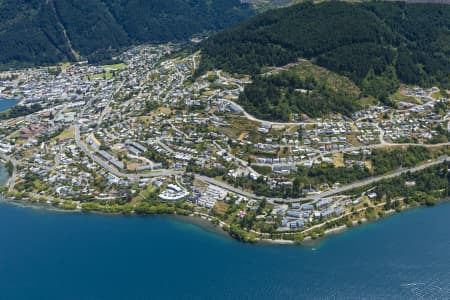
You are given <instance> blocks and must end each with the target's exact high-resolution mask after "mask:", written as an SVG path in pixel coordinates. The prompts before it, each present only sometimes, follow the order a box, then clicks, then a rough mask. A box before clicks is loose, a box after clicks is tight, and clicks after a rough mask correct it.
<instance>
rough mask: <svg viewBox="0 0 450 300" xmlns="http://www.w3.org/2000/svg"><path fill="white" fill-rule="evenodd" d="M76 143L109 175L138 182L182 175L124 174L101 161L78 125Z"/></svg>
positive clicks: (153, 172)
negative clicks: (81, 134)
mask: <svg viewBox="0 0 450 300" xmlns="http://www.w3.org/2000/svg"><path fill="white" fill-rule="evenodd" d="M75 142H76V144H77V146H78V147H79V148H80V149H81V150H82V151H83V152H84V153H85V154H86V155H87V156H89V157H90V158H91V159H92V160H93V161H94V162H95V163H97V164H98V165H100V166H101V167H102V168H104V169H105V170H106V171H108V172H109V173H111V174H113V175H115V176H117V177H120V178H127V179H129V180H131V181H137V180H139V179H141V178H152V177H161V176H171V175H178V174H182V172H180V171H174V170H155V171H152V172H150V173H142V174H129V173H122V172H121V171H119V170H117V169H116V168H114V167H113V166H112V165H110V164H109V163H108V162H106V161H105V160H103V159H101V158H100V157H98V156H97V155H95V154H94V153H93V152H92V151H91V150H89V148H88V147H87V145H86V144H85V143H83V142H82V141H81V136H80V127H79V126H78V125H77V126H75Z"/></svg>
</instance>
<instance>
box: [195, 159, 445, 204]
mask: <svg viewBox="0 0 450 300" xmlns="http://www.w3.org/2000/svg"><path fill="white" fill-rule="evenodd" d="M448 159H449V156H442V157H439V158H438V159H437V160H434V161H431V162H427V163H425V164H422V165H420V166H417V167H413V168H405V169H401V170H397V171H396V172H393V173H390V174H386V175H381V176H376V177H371V178H368V179H365V180H362V181H358V182H355V183H352V184H349V185H346V186H343V187H340V188H337V189H332V190H329V191H325V192H322V193H320V194H317V195H312V196H310V197H301V198H292V199H284V198H273V197H261V196H257V195H255V194H253V193H250V192H246V191H243V190H241V189H238V188H235V187H232V186H230V185H229V184H226V183H224V182H220V181H217V180H215V179H214V178H209V177H206V176H202V175H195V177H196V178H197V179H199V180H201V181H204V182H206V183H209V184H211V185H214V186H218V187H220V188H222V189H224V190H226V191H229V192H233V193H236V194H238V195H242V196H245V197H248V198H252V199H257V200H261V199H263V198H266V199H267V201H269V202H271V203H274V202H282V203H290V202H301V201H311V200H313V201H318V200H319V199H322V198H327V197H330V196H332V195H335V194H339V193H343V192H346V191H349V190H351V189H354V188H358V187H362V186H365V185H369V184H372V183H375V182H378V181H381V180H383V179H389V178H394V177H397V176H400V175H402V174H404V173H406V172H411V173H414V172H418V171H421V170H423V169H426V168H428V167H431V166H434V165H437V164H440V163H443V162H444V161H446V160H448Z"/></svg>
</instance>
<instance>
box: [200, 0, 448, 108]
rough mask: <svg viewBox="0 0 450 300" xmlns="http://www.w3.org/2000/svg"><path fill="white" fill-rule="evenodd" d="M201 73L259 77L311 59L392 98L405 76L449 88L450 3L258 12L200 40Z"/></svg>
mask: <svg viewBox="0 0 450 300" xmlns="http://www.w3.org/2000/svg"><path fill="white" fill-rule="evenodd" d="M202 53H203V60H202V65H201V67H200V69H199V70H198V72H203V71H204V70H207V69H212V68H216V69H223V70H226V71H229V72H234V73H244V74H252V75H257V74H260V73H261V70H262V69H263V67H265V66H282V65H285V64H288V63H292V62H295V61H296V60H297V59H298V58H306V59H309V60H311V61H312V62H314V63H316V64H318V65H320V66H323V67H325V68H327V69H329V70H332V71H334V72H336V73H338V74H340V75H345V76H347V77H349V78H350V79H351V80H352V81H353V82H355V83H356V84H357V85H358V86H359V87H360V88H361V90H362V95H363V96H367V95H370V96H374V97H376V98H378V99H380V100H382V101H385V102H388V95H389V94H390V93H392V92H393V91H395V90H396V89H397V88H398V84H399V81H401V82H405V83H408V84H419V85H421V86H430V85H434V84H438V85H440V86H442V87H447V88H448V87H450V75H449V74H450V6H448V5H438V4H432V5H430V4H405V3H404V2H370V3H354V4H352V3H344V2H326V3H320V4H311V3H302V4H298V5H294V6H291V7H288V8H282V9H277V10H273V11H269V12H266V13H263V14H261V15H258V16H256V17H254V18H252V19H250V20H248V21H245V22H243V23H241V24H240V25H238V26H236V27H234V28H232V29H228V30H225V31H223V32H221V33H219V34H217V35H216V36H214V37H212V38H210V39H208V40H207V41H205V42H204V43H203V44H202Z"/></svg>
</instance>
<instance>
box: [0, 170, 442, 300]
mask: <svg viewBox="0 0 450 300" xmlns="http://www.w3.org/2000/svg"><path fill="white" fill-rule="evenodd" d="M0 173H1V170H0ZM3 180H4V177H3ZM449 215H450V205H447V204H444V205H439V206H436V207H434V208H424V209H417V210H411V211H408V212H405V213H402V214H399V215H396V216H393V217H390V218H387V219H385V220H383V221H381V222H378V223H374V224H369V225H365V226H361V227H358V228H355V229H353V230H350V231H347V232H345V233H343V234H340V235H338V236H333V237H330V238H328V239H326V240H325V241H323V242H321V243H320V244H318V245H317V246H316V249H315V250H313V249H312V248H308V247H299V246H274V245H247V244H242V243H239V242H237V241H234V240H231V239H229V238H227V237H225V236H222V235H219V234H216V233H213V232H211V231H208V230H205V229H203V228H202V227H199V226H197V225H193V224H190V223H188V222H185V221H181V220H178V219H174V218H170V217H124V216H105V215H88V214H81V213H62V212H52V211H46V210H44V209H32V208H24V207H19V206H16V205H12V204H7V203H4V202H1V203H0V299H24V300H25V299H26V300H29V299H46V300H47V299H58V300H61V299H70V300H71V299H73V300H82V299H86V300H88V299H105V300H106V299H107V300H114V299H136V300H138V299H139V300H140V299H362V298H363V299H449V298H450V230H449V228H450V218H449V217H448V216H449Z"/></svg>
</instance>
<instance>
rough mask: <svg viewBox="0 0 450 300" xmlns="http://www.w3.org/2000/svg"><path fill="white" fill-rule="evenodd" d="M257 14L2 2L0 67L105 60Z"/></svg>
mask: <svg viewBox="0 0 450 300" xmlns="http://www.w3.org/2000/svg"><path fill="white" fill-rule="evenodd" d="M253 13H254V12H253V10H252V8H251V6H249V5H247V4H241V3H240V2H239V0H214V1H209V0H165V1H160V0H83V1H76V0H2V1H0V18H1V20H2V21H1V23H0V65H2V66H3V67H8V66H22V65H24V66H25V65H42V64H53V63H57V62H60V61H64V60H76V59H78V58H79V57H84V58H86V57H95V56H96V55H97V56H98V57H99V58H101V57H102V55H103V54H104V53H105V52H107V51H108V50H110V49H120V48H121V47H124V46H127V45H130V44H133V43H136V44H138V43H147V42H167V41H180V40H184V39H187V38H189V37H190V36H192V35H193V34H195V33H201V32H204V31H215V30H220V29H223V28H226V27H229V26H231V25H233V24H236V23H238V22H240V21H242V20H244V19H246V18H248V17H249V16H251V15H252V14H253Z"/></svg>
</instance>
